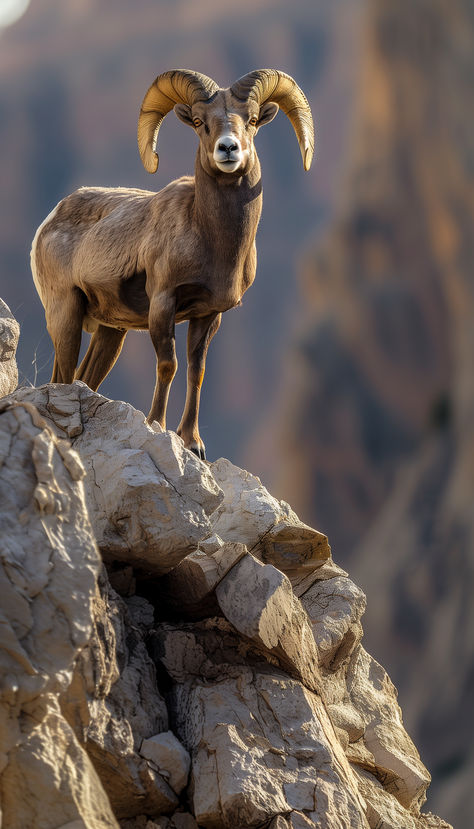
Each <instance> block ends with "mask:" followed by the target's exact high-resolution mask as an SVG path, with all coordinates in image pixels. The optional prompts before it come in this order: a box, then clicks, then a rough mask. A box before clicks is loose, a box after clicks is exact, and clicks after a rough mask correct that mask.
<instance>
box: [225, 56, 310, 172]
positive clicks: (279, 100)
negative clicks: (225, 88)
mask: <svg viewBox="0 0 474 829" xmlns="http://www.w3.org/2000/svg"><path fill="white" fill-rule="evenodd" d="M230 91H231V92H232V94H233V95H235V97H236V98H239V99H240V100H242V101H248V100H249V99H252V98H253V100H254V101H256V102H257V104H258V105H259V106H262V104H264V103H265V102H266V101H273V102H274V103H276V104H278V105H279V106H280V108H281V109H282V110H283V112H284V113H285V115H287V116H288V118H289V119H290V121H291V123H292V125H293V129H294V131H295V133H296V137H297V139H298V144H299V145H300V150H301V156H302V158H303V165H304V168H305V170H309V168H310V167H311V161H312V160H313V153H314V127H313V117H312V115H311V109H310V107H309V104H308V101H307V99H306V95H305V94H304V92H303V91H302V90H301V89H300V88H299V86H298V84H297V83H296V81H294V80H293V78H291V77H290V75H287V74H286V73H285V72H280V71H279V70H277V69H255V70H254V71H253V72H249V73H248V74H247V75H244V76H243V77H242V78H239V80H238V81H236V82H235V83H234V84H233V85H232V86H231V88H230Z"/></svg>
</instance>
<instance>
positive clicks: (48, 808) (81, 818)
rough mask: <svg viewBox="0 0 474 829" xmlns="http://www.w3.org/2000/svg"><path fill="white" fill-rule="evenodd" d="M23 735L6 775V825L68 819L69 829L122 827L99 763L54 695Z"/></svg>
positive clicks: (1, 791)
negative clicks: (99, 773)
mask: <svg viewBox="0 0 474 829" xmlns="http://www.w3.org/2000/svg"><path fill="white" fill-rule="evenodd" d="M24 716H25V715H24ZM22 736H23V739H22V740H21V741H19V742H18V743H17V744H16V745H15V746H14V747H13V748H12V749H11V750H10V751H9V753H8V765H7V767H6V768H5V770H4V771H3V773H2V776H1V778H0V786H1V788H0V799H1V803H2V827H4V829H29V827H31V829H33V827H39V826H41V827H44V829H57V827H58V826H62V825H63V824H64V823H66V826H67V829H76V827H78V828H79V827H80V829H118V823H117V821H116V820H115V817H114V815H113V814H112V810H111V808H110V803H109V800H108V798H107V795H106V794H105V792H104V790H103V788H102V786H101V784H100V781H99V779H98V777H97V774H96V772H95V769H94V767H93V765H92V763H91V762H90V760H89V758H88V756H87V754H86V753H85V751H84V750H83V749H82V748H81V746H80V745H79V743H78V741H77V740H76V738H75V736H74V734H73V732H72V729H71V728H70V727H69V725H68V724H67V722H66V721H65V719H64V717H63V716H62V715H61V713H60V712H59V710H57V704H56V705H55V701H54V700H52V699H51V700H50V701H49V704H48V709H47V713H46V715H45V716H44V717H43V719H42V720H41V722H40V723H39V724H38V725H36V727H35V728H33V729H31V730H30V731H29V733H28V734H27V735H22Z"/></svg>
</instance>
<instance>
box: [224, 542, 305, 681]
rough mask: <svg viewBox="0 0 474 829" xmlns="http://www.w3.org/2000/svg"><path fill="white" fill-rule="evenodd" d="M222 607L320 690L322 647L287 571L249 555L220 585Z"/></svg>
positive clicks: (260, 643) (241, 628)
mask: <svg viewBox="0 0 474 829" xmlns="http://www.w3.org/2000/svg"><path fill="white" fill-rule="evenodd" d="M216 597H217V601H218V602H219V606H220V608H221V610H222V612H223V614H224V616H225V617H226V619H228V621H229V622H231V623H232V625H233V626H234V627H235V629H236V630H237V631H238V632H239V633H241V634H242V635H243V636H246V637H248V638H249V639H251V640H252V642H254V643H255V645H256V646H257V647H259V648H262V649H263V650H264V651H266V652H268V653H269V654H270V655H271V656H272V657H274V658H276V659H277V660H278V662H279V663H280V664H281V665H282V666H284V667H285V668H286V669H287V670H288V672H289V673H290V674H292V675H293V676H297V677H298V678H300V679H301V680H302V681H303V682H304V684H305V685H306V686H307V687H308V688H311V689H312V690H316V691H318V690H319V691H320V690H321V679H320V675H319V667H318V652H317V648H316V644H315V641H314V637H313V634H312V631H311V627H310V625H309V623H308V617H307V615H306V613H305V611H304V610H303V608H302V606H301V603H300V601H299V600H298V599H297V598H296V596H295V595H294V593H293V591H292V589H291V584H290V581H289V579H288V578H287V576H285V574H284V573H282V572H280V570H277V569H276V567H273V565H272V564H262V563H261V562H260V561H258V560H257V559H256V558H254V557H253V556H251V555H250V554H247V555H246V556H244V557H243V558H242V559H241V560H240V561H239V562H238V563H237V564H235V565H234V567H233V568H232V569H231V570H230V571H229V573H228V574H227V575H226V576H225V578H224V579H223V580H222V581H221V582H220V583H219V585H218V586H217V588H216Z"/></svg>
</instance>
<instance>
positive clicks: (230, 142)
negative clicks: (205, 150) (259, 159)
mask: <svg viewBox="0 0 474 829" xmlns="http://www.w3.org/2000/svg"><path fill="white" fill-rule="evenodd" d="M212 157H213V159H214V161H215V163H216V165H217V166H218V168H219V170H221V171H222V172H223V173H235V171H236V170H238V169H239V167H240V166H241V165H242V163H243V161H244V154H243V152H242V146H241V143H240V141H239V139H238V138H237V137H236V136H235V135H232V134H229V135H220V136H219V138H218V139H217V141H216V143H215V145H214V152H213V154H212Z"/></svg>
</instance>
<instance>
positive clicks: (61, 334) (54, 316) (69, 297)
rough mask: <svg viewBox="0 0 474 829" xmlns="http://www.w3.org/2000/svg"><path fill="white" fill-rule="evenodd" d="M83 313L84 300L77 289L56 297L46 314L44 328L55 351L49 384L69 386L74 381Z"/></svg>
mask: <svg viewBox="0 0 474 829" xmlns="http://www.w3.org/2000/svg"><path fill="white" fill-rule="evenodd" d="M84 312H85V297H84V294H83V293H82V292H81V291H79V290H77V289H74V290H73V291H69V292H68V293H67V294H59V295H58V296H56V297H55V298H54V302H53V303H52V304H51V305H50V306H49V307H48V309H47V311H46V325H47V328H48V331H49V335H50V337H51V339H52V341H53V345H54V351H55V356H54V366H53V374H52V377H51V382H52V383H72V381H73V379H74V370H75V368H76V365H77V361H78V358H79V351H80V348H81V338H82V321H83V319H84Z"/></svg>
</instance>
